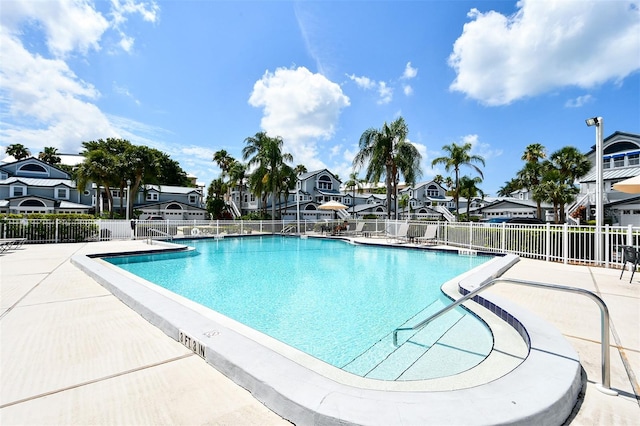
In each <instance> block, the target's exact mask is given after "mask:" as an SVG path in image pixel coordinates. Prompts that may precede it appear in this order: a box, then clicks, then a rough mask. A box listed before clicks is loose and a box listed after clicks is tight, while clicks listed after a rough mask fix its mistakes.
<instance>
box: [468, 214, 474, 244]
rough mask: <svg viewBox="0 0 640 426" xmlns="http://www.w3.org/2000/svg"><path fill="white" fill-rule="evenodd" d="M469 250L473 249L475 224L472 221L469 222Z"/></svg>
mask: <svg viewBox="0 0 640 426" xmlns="http://www.w3.org/2000/svg"><path fill="white" fill-rule="evenodd" d="M467 210H468V209H467ZM469 248H470V249H471V248H473V222H471V221H469Z"/></svg>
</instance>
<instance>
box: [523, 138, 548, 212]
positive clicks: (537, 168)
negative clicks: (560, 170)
mask: <svg viewBox="0 0 640 426" xmlns="http://www.w3.org/2000/svg"><path fill="white" fill-rule="evenodd" d="M546 157H547V153H546V149H545V147H544V146H543V145H542V144H539V143H532V144H529V145H527V147H526V148H525V149H524V152H523V153H522V157H521V159H522V160H524V161H526V163H525V165H524V167H523V169H522V170H520V171H519V172H518V175H517V179H518V180H519V181H520V187H521V188H527V190H529V191H531V194H532V197H533V199H534V201H535V202H536V216H537V218H538V219H542V205H541V203H542V199H541V198H540V197H539V191H538V194H535V193H534V192H533V188H536V187H537V186H538V185H539V184H540V182H541V181H542V174H543V173H544V169H545V168H546V165H545V166H542V165H541V163H540V162H539V160H541V159H544V158H546Z"/></svg>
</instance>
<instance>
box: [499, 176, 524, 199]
mask: <svg viewBox="0 0 640 426" xmlns="http://www.w3.org/2000/svg"><path fill="white" fill-rule="evenodd" d="M518 189H522V182H521V181H520V180H519V179H517V178H514V179H511V180H508V181H506V182H505V183H504V186H502V187H501V188H500V189H499V190H498V196H499V197H509V196H510V195H511V193H512V192H514V191H517V190H518Z"/></svg>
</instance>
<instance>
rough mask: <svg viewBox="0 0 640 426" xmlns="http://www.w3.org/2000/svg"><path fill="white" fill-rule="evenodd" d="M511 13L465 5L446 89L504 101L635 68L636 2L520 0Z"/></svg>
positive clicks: (639, 25)
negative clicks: (451, 79)
mask: <svg viewBox="0 0 640 426" xmlns="http://www.w3.org/2000/svg"><path fill="white" fill-rule="evenodd" d="M517 5H518V7H519V10H518V11H517V13H515V14H514V15H511V16H504V15H502V14H500V13H497V12H495V11H489V12H486V13H482V12H480V11H478V10H477V9H472V10H471V11H470V12H469V15H468V16H469V17H470V18H471V19H472V20H471V21H470V22H468V23H467V24H465V25H464V29H463V32H462V34H461V35H460V37H459V38H458V39H457V40H456V42H455V43H454V47H453V52H452V53H451V55H450V56H449V65H450V66H451V67H452V68H454V69H455V71H456V74H457V76H456V79H455V80H454V82H453V83H452V84H451V86H450V89H451V90H453V91H458V92H462V93H465V94H466V95H467V96H468V97H470V98H472V99H476V100H478V101H480V102H481V103H483V104H486V105H506V104H509V103H511V102H513V101H515V100H518V99H522V98H526V97H531V96H536V95H539V94H542V93H546V92H549V91H553V90H555V89H557V88H562V87H565V86H578V87H583V88H589V87H593V86H595V85H598V84H602V83H604V82H607V81H618V82H619V81H620V80H622V79H623V78H625V77H626V76H628V75H629V74H631V73H633V72H634V71H637V70H638V69H640V63H639V62H638V51H639V50H640V37H638V34H639V33H640V7H639V6H640V2H638V1H637V0H632V1H606V2H605V1H589V2H575V1H566V0H547V1H536V0H521V1H520V2H518V4H517Z"/></svg>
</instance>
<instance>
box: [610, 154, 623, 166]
mask: <svg viewBox="0 0 640 426" xmlns="http://www.w3.org/2000/svg"><path fill="white" fill-rule="evenodd" d="M613 167H624V156H622V157H617V158H615V157H614V159H613Z"/></svg>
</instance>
